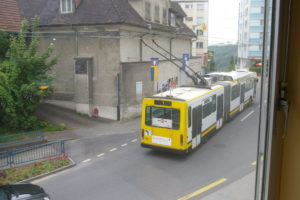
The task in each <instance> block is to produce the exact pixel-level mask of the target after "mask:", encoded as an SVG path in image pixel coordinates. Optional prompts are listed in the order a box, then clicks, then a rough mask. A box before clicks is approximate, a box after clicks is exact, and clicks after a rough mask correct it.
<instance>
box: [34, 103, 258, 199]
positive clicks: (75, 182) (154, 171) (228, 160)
mask: <svg viewBox="0 0 300 200" xmlns="http://www.w3.org/2000/svg"><path fill="white" fill-rule="evenodd" d="M258 120H259V107H258V104H253V105H252V106H251V107H249V108H247V109H246V110H244V111H243V112H242V113H241V114H239V115H238V116H237V117H236V118H235V119H234V120H232V121H231V122H229V123H228V124H226V125H225V126H224V127H223V128H222V129H221V130H220V131H218V133H217V134H216V135H215V136H213V137H212V138H211V139H210V140H209V141H208V142H207V143H205V144H204V145H202V146H201V147H200V148H198V149H196V150H195V151H193V152H192V153H190V154H189V155H187V156H180V155H174V154H171V153H164V152H159V151H153V150H151V149H144V148H141V147H140V143H139V132H128V133H126V131H125V132H124V133H123V134H109V135H99V136H95V137H89V138H83V139H79V140H73V141H69V142H67V145H66V146H67V153H68V152H69V153H70V155H71V157H72V158H73V159H74V160H75V161H76V162H77V166H76V167H74V168H71V169H69V170H67V171H64V172H60V173H58V174H55V175H52V176H49V177H46V178H44V179H40V180H37V181H34V183H36V184H38V185H41V186H43V187H44V188H45V190H46V191H47V192H48V193H49V194H50V196H51V197H52V199H54V200H68V199H70V200H77V199H78V200H81V199H84V200H90V199H109V200H112V199H113V200H114V199H123V200H125V199H128V200H129V199H130V200H132V199H145V200H147V199H166V200H167V199H180V198H182V197H186V195H188V194H191V193H193V192H195V191H197V190H199V189H201V188H203V187H205V186H207V185H209V184H211V183H214V182H216V181H218V180H221V181H222V180H223V182H222V183H221V184H219V185H217V186H216V187H213V188H212V189H210V190H208V191H206V192H203V193H201V194H199V195H196V196H194V197H191V198H183V199H200V198H201V197H204V196H206V195H208V194H210V193H212V192H214V191H216V190H218V189H220V188H221V187H224V186H226V185H227V184H229V183H231V182H233V181H235V180H237V179H239V178H241V177H244V176H246V175H247V174H249V173H251V172H253V171H254V170H255V166H254V165H253V163H254V161H255V160H256V152H257V141H258ZM253 187H254V185H253Z"/></svg>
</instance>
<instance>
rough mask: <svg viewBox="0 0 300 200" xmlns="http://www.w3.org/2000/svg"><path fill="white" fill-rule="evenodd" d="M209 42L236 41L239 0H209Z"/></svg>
mask: <svg viewBox="0 0 300 200" xmlns="http://www.w3.org/2000/svg"><path fill="white" fill-rule="evenodd" d="M208 1H209V18H208V43H209V45H211V44H216V43H227V42H231V43H232V42H236V41H237V39H238V13H239V0H208Z"/></svg>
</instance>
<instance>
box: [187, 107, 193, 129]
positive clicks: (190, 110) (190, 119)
mask: <svg viewBox="0 0 300 200" xmlns="http://www.w3.org/2000/svg"><path fill="white" fill-rule="evenodd" d="M188 112H189V113H188V127H189V128H190V127H191V125H192V108H191V106H189V111H188Z"/></svg>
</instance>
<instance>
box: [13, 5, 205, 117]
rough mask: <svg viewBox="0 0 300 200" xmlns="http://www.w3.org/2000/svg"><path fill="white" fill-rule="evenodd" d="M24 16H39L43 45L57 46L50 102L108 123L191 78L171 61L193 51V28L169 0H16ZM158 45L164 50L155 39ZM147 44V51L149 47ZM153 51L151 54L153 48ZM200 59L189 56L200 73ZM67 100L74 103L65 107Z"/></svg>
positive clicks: (131, 114)
mask: <svg viewBox="0 0 300 200" xmlns="http://www.w3.org/2000/svg"><path fill="white" fill-rule="evenodd" d="M18 4H19V8H20V10H21V15H22V17H23V18H27V19H30V18H32V17H33V16H36V15H37V16H39V17H40V49H45V48H47V47H48V46H49V45H52V46H54V49H55V52H54V56H56V57H57V64H56V65H55V66H54V67H53V69H52V73H53V74H54V75H55V81H54V82H53V85H52V86H53V89H54V91H53V94H52V95H51V96H50V97H49V99H50V102H51V101H52V102H54V101H55V103H56V104H58V103H59V102H61V105H67V102H69V103H71V104H68V107H69V108H71V109H74V110H76V111H77V112H79V113H83V114H87V115H90V116H95V117H102V118H108V119H113V120H120V119H126V118H130V117H134V116H138V115H140V113H141V103H142V99H143V97H145V96H150V95H153V94H154V93H156V92H159V91H163V90H166V89H168V87H169V86H170V83H171V82H172V83H174V82H176V84H178V85H179V84H184V83H186V82H189V80H188V79H187V78H186V77H184V76H183V75H182V72H181V71H180V70H179V69H178V68H177V67H176V66H174V64H172V62H170V60H169V59H173V61H174V62H177V63H178V64H179V65H180V64H181V63H179V62H178V60H177V59H175V58H174V57H171V56H170V54H169V53H167V52H170V53H172V54H173V55H175V56H176V57H177V58H182V57H183V54H189V55H191V41H192V38H194V37H195V35H194V33H193V32H192V31H191V30H190V29H189V28H188V27H187V26H186V25H185V24H184V23H183V18H184V15H185V14H184V12H183V10H182V9H181V8H180V6H179V5H178V4H177V3H174V2H170V1H169V0H163V1H162V0H74V1H73V0H39V1H32V0H18ZM154 41H155V42H156V43H157V44H159V45H160V46H161V47H163V48H164V49H165V50H166V51H167V52H165V51H163V50H162V49H161V48H158V47H157V46H156V45H155V42H154ZM151 48H152V49H151ZM154 50H155V51H154ZM151 58H158V59H159V64H158V66H159V69H158V70H159V75H158V79H157V80H152V79H151V74H150V70H151V65H152V63H151V62H150V60H151ZM202 62H203V61H202V60H200V59H199V58H190V60H189V65H190V66H191V67H192V68H193V69H194V70H195V71H198V72H199V71H200V70H201V67H202ZM70 105H71V106H70Z"/></svg>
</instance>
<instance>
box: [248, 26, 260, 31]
mask: <svg viewBox="0 0 300 200" xmlns="http://www.w3.org/2000/svg"><path fill="white" fill-rule="evenodd" d="M249 30H250V31H263V30H264V27H263V26H250V27H249Z"/></svg>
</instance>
